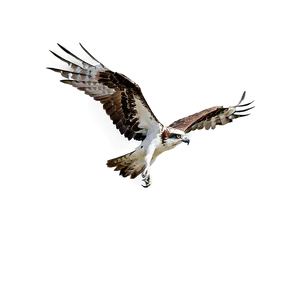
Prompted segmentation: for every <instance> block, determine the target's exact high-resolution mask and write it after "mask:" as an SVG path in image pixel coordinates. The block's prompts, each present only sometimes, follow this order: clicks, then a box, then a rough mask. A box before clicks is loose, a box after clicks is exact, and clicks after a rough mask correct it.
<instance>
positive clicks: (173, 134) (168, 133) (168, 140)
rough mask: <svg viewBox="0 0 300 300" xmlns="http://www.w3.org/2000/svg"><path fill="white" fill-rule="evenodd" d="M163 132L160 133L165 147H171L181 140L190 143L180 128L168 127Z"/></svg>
mask: <svg viewBox="0 0 300 300" xmlns="http://www.w3.org/2000/svg"><path fill="white" fill-rule="evenodd" d="M164 133H165V134H164ZM164 133H163V135H162V139H163V142H164V143H165V145H166V146H167V147H172V148H173V147H175V146H177V145H179V144H180V143H182V142H184V143H187V144H189V143H190V140H189V139H188V137H187V135H186V133H185V132H184V131H182V130H179V129H175V128H170V127H169V128H168V129H167V130H165V132H164Z"/></svg>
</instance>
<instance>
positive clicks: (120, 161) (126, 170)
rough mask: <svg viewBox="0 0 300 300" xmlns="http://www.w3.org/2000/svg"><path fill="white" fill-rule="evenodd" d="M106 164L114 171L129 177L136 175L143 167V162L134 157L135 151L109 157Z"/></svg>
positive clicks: (132, 177)
mask: <svg viewBox="0 0 300 300" xmlns="http://www.w3.org/2000/svg"><path fill="white" fill-rule="evenodd" d="M106 165H107V166H108V167H109V168H115V169H114V171H120V175H122V176H123V177H127V176H129V175H130V178H131V179H134V178H135V177H137V176H138V175H139V174H141V173H142V172H143V171H144V169H145V164H144V163H142V162H141V161H140V160H139V158H138V157H136V155H135V151H133V152H130V153H127V154H125V155H123V156H120V157H116V158H113V159H110V160H108V161H107V164H106Z"/></svg>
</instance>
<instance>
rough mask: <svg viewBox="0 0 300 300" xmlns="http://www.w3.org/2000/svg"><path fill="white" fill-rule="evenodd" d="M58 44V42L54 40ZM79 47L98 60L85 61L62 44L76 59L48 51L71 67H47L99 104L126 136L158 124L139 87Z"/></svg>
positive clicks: (143, 133)
mask: <svg viewBox="0 0 300 300" xmlns="http://www.w3.org/2000/svg"><path fill="white" fill-rule="evenodd" d="M58 45H59V44H58ZM80 46H81V47H82V48H83V50H84V51H85V52H86V53H87V54H88V55H89V56H90V57H91V58H92V59H93V60H94V61H96V62H97V63H98V64H97V65H92V64H89V63H87V62H85V61H83V60H82V59H80V58H79V57H77V56H76V55H74V54H72V53H71V52H70V51H68V50H67V49H66V48H64V47H63V46H61V45H59V47H60V48H61V49H62V50H63V51H65V52H66V53H67V54H68V55H70V56H72V57H73V58H75V59H76V60H78V62H79V64H75V63H73V62H70V61H69V60H66V59H64V58H62V57H60V56H59V55H57V54H56V53H54V52H52V51H51V53H53V54H54V55H55V56H56V57H57V58H59V59H60V60H62V61H63V62H65V63H67V64H68V65H69V67H70V68H71V71H68V70H61V69H55V68H48V69H50V70H52V71H55V72H59V73H61V75H62V76H63V77H65V78H68V79H67V80H61V82H63V83H66V84H70V85H72V86H74V87H76V88H78V89H79V90H81V91H84V92H85V93H86V94H87V95H89V96H91V97H93V98H94V99H95V100H96V101H100V102H101V103H102V104H103V108H104V109H105V111H106V113H107V114H108V115H109V116H110V119H111V120H112V121H113V123H114V124H115V125H116V127H117V129H118V130H119V131H120V133H121V134H124V135H125V137H127V138H128V139H129V140H131V139H132V138H133V139H135V140H143V139H144V138H145V137H146V135H147V133H148V130H150V129H151V130H153V128H155V126H156V127H159V124H160V122H159V121H158V120H157V118H156V117H155V115H154V114H153V112H152V111H151V109H150V107H149V105H148V104H147V102H146V100H145V98H144V96H143V94H142V91H141V89H140V87H139V86H138V85H137V84H136V83H135V82H133V81H132V80H130V79H129V78H127V77H126V76H125V75H123V74H120V73H117V72H112V71H111V70H109V69H108V68H106V67H105V66H104V65H103V64H101V63H100V62H99V61H98V60H96V59H95V58H94V57H93V56H92V55H91V54H90V53H89V52H88V51H87V50H86V49H85V48H84V47H83V46H82V45H81V44H80Z"/></svg>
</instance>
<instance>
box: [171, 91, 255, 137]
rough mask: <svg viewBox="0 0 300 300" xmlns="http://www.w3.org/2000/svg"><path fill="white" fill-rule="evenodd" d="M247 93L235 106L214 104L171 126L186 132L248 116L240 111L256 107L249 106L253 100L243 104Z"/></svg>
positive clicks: (213, 127)
mask: <svg viewBox="0 0 300 300" xmlns="http://www.w3.org/2000/svg"><path fill="white" fill-rule="evenodd" d="M245 95H246V92H244V93H243V95H242V98H241V100H240V102H239V103H238V104H237V105H235V106H230V107H227V108H224V107H223V106H214V107H211V108H208V109H205V110H202V111H200V112H198V113H195V114H193V115H191V116H188V117H185V118H182V119H179V120H177V121H175V122H173V123H172V124H170V125H169V127H173V128H176V129H180V130H182V131H184V132H186V133H187V132H190V131H192V130H196V129H203V128H205V129H207V130H208V129H215V128H216V125H225V124H227V123H229V122H232V120H233V119H237V118H240V117H245V116H248V115H249V114H246V115H240V114H239V113H241V112H245V111H247V110H249V109H252V108H254V106H253V107H250V108H249V107H247V106H248V105H250V104H251V103H253V101H252V102H250V103H247V104H242V105H241V102H242V101H243V100H244V98H245ZM243 106H245V107H247V108H246V109H242V110H238V108H240V107H243Z"/></svg>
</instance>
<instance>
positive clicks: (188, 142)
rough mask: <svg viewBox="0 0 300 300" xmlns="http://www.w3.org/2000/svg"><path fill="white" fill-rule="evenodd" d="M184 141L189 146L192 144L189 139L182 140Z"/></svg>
mask: <svg viewBox="0 0 300 300" xmlns="http://www.w3.org/2000/svg"><path fill="white" fill-rule="evenodd" d="M182 141H183V142H184V143H187V144H188V145H189V144H190V140H189V139H188V138H184V139H182Z"/></svg>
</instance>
